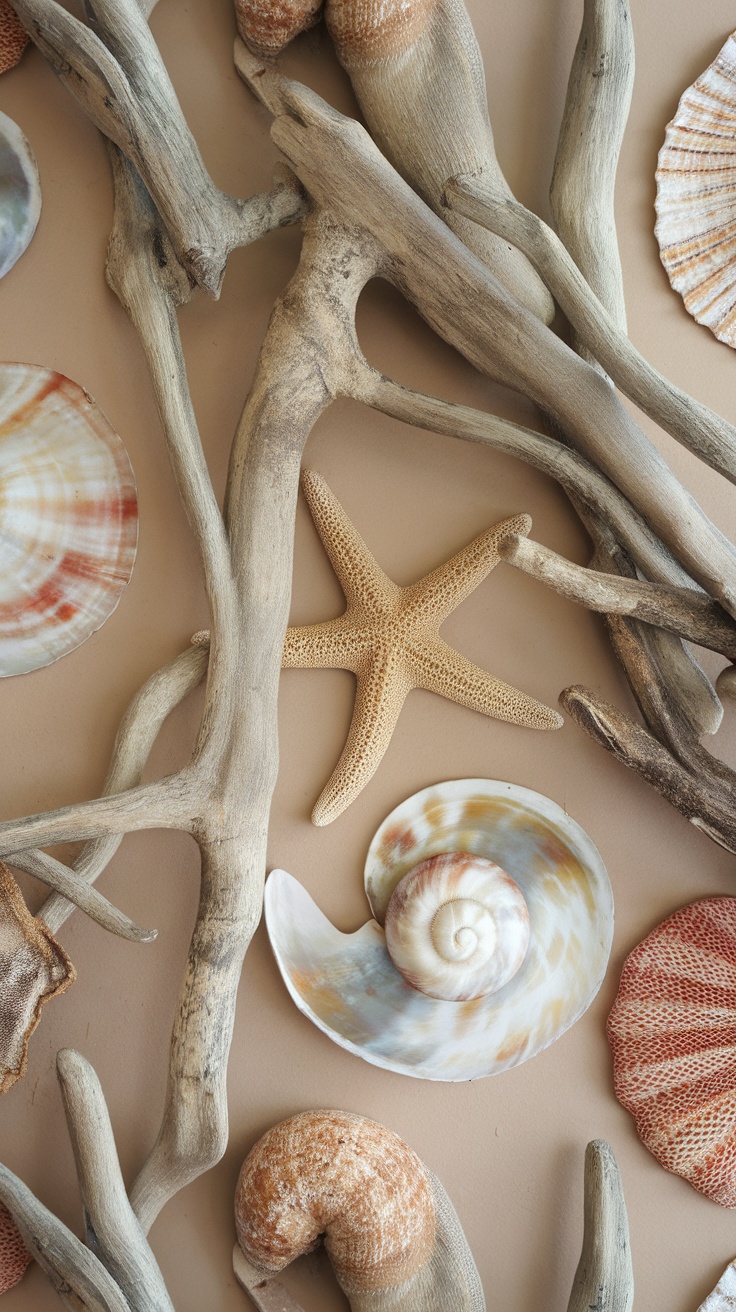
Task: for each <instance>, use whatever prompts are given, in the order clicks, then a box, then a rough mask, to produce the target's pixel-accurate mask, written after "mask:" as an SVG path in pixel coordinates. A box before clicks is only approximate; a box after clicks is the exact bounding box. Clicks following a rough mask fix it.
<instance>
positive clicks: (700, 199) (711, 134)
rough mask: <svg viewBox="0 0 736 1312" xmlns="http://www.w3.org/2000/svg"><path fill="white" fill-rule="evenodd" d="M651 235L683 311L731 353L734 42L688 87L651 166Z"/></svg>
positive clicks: (735, 262)
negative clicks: (654, 189)
mask: <svg viewBox="0 0 736 1312" xmlns="http://www.w3.org/2000/svg"><path fill="white" fill-rule="evenodd" d="M656 178H657V200H656V209H657V223H656V226H655V229H654V231H655V234H656V237H657V241H658V242H659V250H660V255H661V259H662V263H663V264H664V267H665V269H666V270H667V275H668V277H669V280H670V282H671V283H672V286H673V287H674V289H675V291H677V292H679V293H680V295H681V296H682V298H683V300H684V302H685V308H686V309H687V310H688V312H689V313H690V314H691V315H692V316H693V318H694V319H697V321H698V323H702V324H705V325H706V327H708V328H710V330H711V332H712V333H714V334H715V336H716V337H717V338H718V339H719V340H720V341H722V342H726V343H727V344H728V345H729V346H736V227H735V226H734V225H735V221H736V41H735V40H734V37H733V36H730V37H729V38H728V40H727V42H726V44H725V45H724V46H723V49H722V50H721V51H720V53H719V55H718V57H717V58H716V60H715V61H714V62H713V63H712V64H711V65H710V67H709V68H707V69H706V70H705V72H704V73H703V74H702V75H701V77H699V78H698V79H697V81H696V82H694V83H693V85H692V86H691V87H688V89H687V91H686V92H685V93H684V95H683V96H682V99H681V100H680V103H679V105H678V107H677V113H676V114H675V117H674V119H673V120H672V122H671V123H670V124H669V125H668V127H667V132H666V136H665V142H664V145H663V147H662V149H661V151H660V153H659V159H658V164H657V173H656Z"/></svg>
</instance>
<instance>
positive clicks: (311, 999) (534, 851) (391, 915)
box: [265, 779, 613, 1080]
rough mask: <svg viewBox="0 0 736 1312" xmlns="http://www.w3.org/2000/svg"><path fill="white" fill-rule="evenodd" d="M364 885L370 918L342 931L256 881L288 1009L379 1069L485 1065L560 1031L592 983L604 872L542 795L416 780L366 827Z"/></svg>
mask: <svg viewBox="0 0 736 1312" xmlns="http://www.w3.org/2000/svg"><path fill="white" fill-rule="evenodd" d="M466 881H467V882H466ZM458 887H459V888H460V894H461V896H460V898H459V899H457V898H455V894H456V893H457V891H458ZM478 887H482V890H483V891H482V894H481V897H480V905H479V906H478V905H475V903H476V902H477V901H478V899H477V896H476V894H477V888H478ZM365 889H366V894H367V896H368V901H369V903H370V906H371V910H372V912H373V916H374V919H373V920H371V921H369V922H368V923H367V924H365V925H363V926H362V927H361V928H360V929H358V930H357V931H356V932H355V933H353V934H342V933H340V932H339V931H338V930H337V929H335V927H334V925H332V924H331V923H330V921H329V920H328V919H327V918H326V917H325V916H324V915H323V914H322V912H321V911H320V910H319V908H318V907H317V906H316V905H315V903H314V902H313V901H312V899H311V897H310V896H309V894H308V893H307V891H306V889H304V888H303V887H302V886H301V884H299V883H298V881H297V880H296V879H294V878H293V877H292V876H291V875H289V874H287V872H286V871H285V870H274V871H272V873H271V875H270V876H269V878H268V880H267V883H266V898H265V910H266V925H267V928H268V934H269V938H270V940H271V947H272V948H273V951H274V955H275V957H276V960H277V963H278V966H279V969H280V971H281V974H282V976H283V979H284V982H285V984H286V986H287V988H288V990H289V992H290V994H291V996H292V998H293V1000H294V1002H295V1003H296V1005H297V1007H298V1008H299V1010H300V1011H302V1012H303V1013H304V1014H305V1015H306V1016H308V1017H309V1019H310V1020H311V1021H313V1022H314V1024H315V1025H317V1026H318V1027H319V1028H320V1029H321V1030H323V1031H324V1033H325V1034H327V1035H329V1037H330V1038H331V1039H333V1040H334V1042H335V1043H338V1044H340V1046H341V1047H343V1048H347V1049H348V1051H349V1052H353V1053H355V1054H356V1055H358V1056H360V1057H363V1058H364V1060H365V1061H369V1062H372V1063H373V1064H374V1065H376V1066H383V1067H384V1068H386V1069H387V1070H392V1071H397V1072H399V1073H401V1074H403V1075H413V1076H415V1077H418V1078H422V1079H430V1080H471V1079H478V1078H480V1077H482V1076H485V1075H495V1074H498V1073H499V1072H500V1071H503V1070H507V1069H508V1068H509V1067H511V1066H516V1065H518V1064H519V1063H520V1062H522V1061H526V1060H528V1058H529V1057H533V1056H534V1055H535V1053H537V1052H541V1050H542V1049H543V1048H545V1047H547V1046H548V1044H550V1043H552V1042H554V1040H555V1039H557V1038H559V1036H560V1035H561V1034H563V1033H564V1031H565V1030H566V1029H568V1028H569V1027H570V1025H572V1024H573V1023H574V1022H575V1021H576V1020H577V1019H578V1017H579V1016H581V1015H582V1013H583V1012H584V1011H585V1010H586V1009H587V1007H588V1006H589V1005H590V1003H591V1002H592V1000H593V998H594V997H595V994H596V993H597V991H598V988H599V987H600V984H601V981H602V979H603V975H604V973H605V969H606V964H607V961H608V954H609V952H610V947H611V937H612V931H613V901H612V896H611V887H610V884H609V882H608V876H607V874H606V871H605V867H604V866H603V863H602V861H601V858H600V856H599V854H598V852H597V851H596V849H595V847H594V846H593V844H592V842H591V841H590V839H589V838H588V836H587V834H585V833H584V832H583V830H582V829H581V828H580V826H579V825H577V824H576V823H575V821H574V820H571V819H570V817H569V816H568V815H567V814H566V812H564V811H563V810H562V809H561V808H560V807H559V806H557V805H556V804H555V803H554V802H552V801H551V800H550V799H549V798H547V797H543V796H541V795H540V794H539V793H533V792H530V791H529V789H526V788H518V787H517V786H516V785H514V784H506V783H499V782H496V781H494V780H488V779H459V780H454V781H452V782H450V783H443V784H438V785H436V786H435V787H433V788H426V789H424V790H423V792H421V793H417V794H416V795H415V796H414V797H410V798H408V799H407V801H406V802H403V803H402V804H401V806H399V807H397V808H396V810H395V811H393V812H392V813H391V815H389V816H388V817H387V819H386V820H384V822H383V824H382V825H381V826H380V827H379V829H378V832H377V833H376V835H375V837H374V838H373V841H372V842H371V845H370V848H369V851H368V856H367V859H366V866H365ZM449 894H452V896H449ZM471 894H472V895H471ZM486 898H488V904H487V905H486V903H485V899H486ZM468 904H471V906H470V916H471V923H467V922H466V923H462V922H464V920H465V915H466V913H467V912H468V910H469V908H468ZM446 908H447V909H446ZM438 912H439V913H440V915H439V921H436V920H435V917H436V916H437V913H438ZM458 913H459V914H458ZM458 929H459V930H460V933H459V934H458V933H457V931H458ZM479 931H480V932H479ZM453 940H455V941H454V942H453ZM437 943H439V944H440V946H441V949H442V951H441V952H440V953H438V952H437ZM448 946H450V947H451V948H452V953H451V955H452V954H454V955H455V958H456V959H455V961H453V962H452V964H451V965H450V966H448V963H446V962H444V963H443V962H442V960H441V956H442V952H443V951H445V950H446V948H447V947H448ZM476 952H478V956H479V961H478V962H476V961H475V957H476ZM484 957H485V958H486V960H485V962H483V958H484ZM481 962H483V964H482V968H481V969H479V970H478V971H477V972H476V965H480V964H481ZM448 980H449V982H448Z"/></svg>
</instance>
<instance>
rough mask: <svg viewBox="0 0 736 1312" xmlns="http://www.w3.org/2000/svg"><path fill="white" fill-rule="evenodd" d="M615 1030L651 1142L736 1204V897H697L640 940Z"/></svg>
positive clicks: (713, 1194)
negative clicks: (696, 899) (697, 898)
mask: <svg viewBox="0 0 736 1312" xmlns="http://www.w3.org/2000/svg"><path fill="white" fill-rule="evenodd" d="M608 1037H609V1040H610V1043H611V1049H612V1051H613V1078H614V1088H615V1091H616V1097H617V1098H618V1100H619V1102H620V1103H621V1105H622V1106H623V1107H625V1108H626V1110H627V1111H628V1112H631V1114H632V1116H633V1117H634V1120H635V1122H636V1129H637V1132H638V1134H639V1138H640V1139H641V1141H642V1143H643V1144H644V1146H645V1147H646V1148H648V1149H649V1151H650V1152H651V1153H653V1154H654V1156H655V1157H656V1158H657V1160H658V1161H659V1162H661V1164H662V1166H664V1167H665V1168H666V1169H667V1170H668V1171H673V1172H674V1173H675V1174H676V1175H681V1176H683V1178H684V1179H685V1180H688V1181H689V1182H690V1184H691V1185H693V1186H694V1187H695V1188H696V1189H698V1190H699V1191H700V1193H702V1194H705V1196H706V1197H707V1198H711V1199H713V1201H714V1202H716V1203H720V1204H721V1205H722V1206H723V1207H736V898H732V897H713V898H703V899H702V900H701V901H699V902H693V903H691V904H690V905H689V906H686V907H683V908H682V909H681V910H680V911H676V912H675V913H674V914H673V915H671V916H668V917H667V919H666V920H663V921H662V923H661V924H660V925H658V926H657V928H656V929H654V930H652V932H651V934H649V935H648V936H647V937H646V938H645V939H644V940H643V942H641V943H640V944H639V946H638V947H636V948H634V950H633V952H631V953H630V954H629V956H628V957H627V959H626V962H625V964H624V968H623V971H622V974H621V982H620V984H619V989H618V995H617V997H616V1001H615V1003H614V1005H613V1009H612V1011H611V1015H610V1017H609V1020H608Z"/></svg>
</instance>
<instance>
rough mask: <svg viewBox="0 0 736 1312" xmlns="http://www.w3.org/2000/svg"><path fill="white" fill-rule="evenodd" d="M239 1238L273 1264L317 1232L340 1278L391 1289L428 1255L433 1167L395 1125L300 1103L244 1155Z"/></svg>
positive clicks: (284, 1262)
mask: <svg viewBox="0 0 736 1312" xmlns="http://www.w3.org/2000/svg"><path fill="white" fill-rule="evenodd" d="M235 1222H236V1227H237V1234H238V1243H239V1244H240V1247H241V1249H242V1250H243V1252H244V1254H245V1256H246V1258H247V1259H248V1261H249V1262H250V1263H251V1264H252V1266H254V1267H255V1268H256V1269H257V1270H259V1271H261V1272H263V1273H264V1274H276V1273H277V1272H279V1271H282V1270H283V1269H284V1267H285V1266H288V1264H289V1263H290V1262H292V1261H294V1259H295V1258H296V1257H299V1256H301V1254H303V1253H308V1252H309V1251H310V1250H311V1249H313V1248H314V1247H315V1245H316V1244H317V1243H318V1242H319V1240H320V1238H321V1237H322V1236H323V1235H324V1236H325V1246H326V1248H327V1251H328V1253H329V1255H330V1260H331V1262H332V1265H333V1266H334V1268H335V1273H336V1275H337V1278H338V1280H339V1281H340V1284H341V1285H342V1288H343V1289H345V1290H348V1291H354V1292H368V1291H371V1290H380V1289H391V1288H393V1287H395V1286H397V1285H401V1284H403V1283H404V1282H405V1281H407V1280H409V1279H411V1277H412V1276H414V1275H416V1274H417V1272H419V1271H420V1270H422V1268H423V1267H425V1266H426V1265H427V1263H428V1262H429V1261H430V1258H431V1256H432V1251H433V1248H434V1241H435V1206H434V1200H433V1196H432V1187H431V1177H430V1175H429V1172H428V1171H427V1168H426V1167H425V1166H424V1164H423V1163H422V1162H421V1161H420V1159H419V1158H418V1157H417V1155H416V1153H414V1152H413V1151H412V1149H411V1148H409V1147H408V1145H407V1144H405V1143H404V1141H403V1139H400V1138H399V1136H398V1135H396V1134H394V1133H393V1132H392V1131H391V1130H387V1129H386V1128H385V1127H384V1126H382V1125H378V1124H377V1123H376V1122H375V1121H370V1120H368V1119H367V1118H366V1117H364V1116H356V1115H353V1114H351V1113H350V1112H339V1111H313V1112H302V1113H300V1114H299V1115H298V1116H292V1117H291V1118H290V1119H289V1120H287V1121H282V1122H281V1123H280V1124H279V1125H276V1126H274V1128H273V1129H272V1130H269V1131H268V1133H267V1134H265V1135H264V1136H263V1138H262V1139H259V1141H258V1143H257V1144H256V1145H255V1147H254V1148H252V1149H251V1151H250V1153H249V1154H248V1156H247V1157H246V1159H245V1161H244V1163H243V1166H242V1168H241V1171H240V1176H239V1178H238V1184H237V1189H236V1193H235Z"/></svg>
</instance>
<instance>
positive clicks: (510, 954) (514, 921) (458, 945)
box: [384, 852, 529, 1002]
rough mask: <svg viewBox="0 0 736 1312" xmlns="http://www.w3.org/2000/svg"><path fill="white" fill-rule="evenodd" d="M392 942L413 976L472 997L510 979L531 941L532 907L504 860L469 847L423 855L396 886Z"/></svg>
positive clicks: (428, 989) (439, 992) (389, 924)
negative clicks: (498, 861) (490, 858)
mask: <svg viewBox="0 0 736 1312" xmlns="http://www.w3.org/2000/svg"><path fill="white" fill-rule="evenodd" d="M384 932H385V935H386V947H387V949H388V954H389V956H390V958H391V960H392V961H393V963H394V965H395V966H396V967H397V968H398V969H399V970H400V971H401V974H402V975H403V976H404V979H405V980H406V982H407V984H411V986H412V988H415V989H418V990H419V992H420V993H426V994H428V995H429V997H430V998H444V999H446V1001H448V1002H468V1001H469V1000H470V999H471V998H481V997H483V996H484V995H485V994H487V993H494V992H495V991H496V989H499V988H501V987H502V985H504V984H507V983H508V981H509V980H510V979H511V978H512V977H513V976H514V975H515V974H516V972H517V970H518V969H519V967H520V965H521V963H522V961H523V960H524V956H525V954H526V950H527V947H528V946H529V912H528V910H527V905H526V902H525V900H524V895H523V893H522V892H521V889H520V888H519V886H518V884H516V883H514V880H513V879H511V877H510V876H509V875H507V874H506V872H505V871H504V870H502V869H501V867H500V866H497V865H495V864H494V863H493V862H492V861H487V860H486V859H485V858H484V857H479V856H473V855H472V854H470V853H467V852H443V853H442V854H440V855H438V856H431V857H430V858H429V860H427V861H420V863H419V865H417V866H414V869H413V870H410V871H409V873H408V874H407V875H404V877H403V879H401V880H400V881H399V883H398V884H397V885H396V888H395V889H394V891H393V893H392V895H391V899H390V901H389V904H388V909H387V911H386V922H385V925H384Z"/></svg>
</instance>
